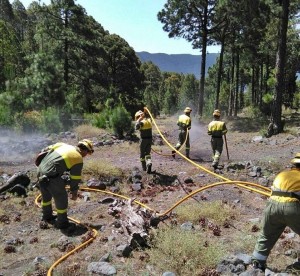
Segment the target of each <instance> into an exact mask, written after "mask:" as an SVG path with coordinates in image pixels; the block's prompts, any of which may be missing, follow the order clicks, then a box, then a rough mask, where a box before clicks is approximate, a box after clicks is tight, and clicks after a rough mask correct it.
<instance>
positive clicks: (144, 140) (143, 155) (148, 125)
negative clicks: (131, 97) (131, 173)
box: [134, 110, 152, 173]
mask: <svg viewBox="0 0 300 276" xmlns="http://www.w3.org/2000/svg"><path fill="white" fill-rule="evenodd" d="M134 117H135V121H136V123H135V129H136V130H139V131H140V138H141V140H140V161H141V164H142V168H143V170H144V171H147V173H151V168H152V161H151V146H152V122H151V118H150V117H149V116H147V114H145V112H143V111H141V110H139V111H137V112H136V113H135V116H134Z"/></svg>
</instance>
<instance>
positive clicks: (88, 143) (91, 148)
mask: <svg viewBox="0 0 300 276" xmlns="http://www.w3.org/2000/svg"><path fill="white" fill-rule="evenodd" d="M80 145H83V146H85V147H86V148H87V149H88V151H89V152H90V153H91V154H92V153H93V152H94V145H93V142H92V141H91V140H88V139H83V140H81V141H79V142H78V146H80Z"/></svg>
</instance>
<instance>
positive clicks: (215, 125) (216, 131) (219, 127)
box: [207, 120, 227, 138]
mask: <svg viewBox="0 0 300 276" xmlns="http://www.w3.org/2000/svg"><path fill="white" fill-rule="evenodd" d="M207 133H208V135H211V136H212V137H213V138H222V136H223V135H224V134H226V133H227V127H226V124H225V122H222V121H218V120H213V121H211V122H210V123H209V124H208V130H207Z"/></svg>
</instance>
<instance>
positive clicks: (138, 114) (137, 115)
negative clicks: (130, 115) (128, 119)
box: [134, 110, 144, 120]
mask: <svg viewBox="0 0 300 276" xmlns="http://www.w3.org/2000/svg"><path fill="white" fill-rule="evenodd" d="M143 114H144V112H143V111H142V110H139V111H137V112H136V113H135V115H134V118H135V120H137V119H138V117H140V116H141V115H143Z"/></svg>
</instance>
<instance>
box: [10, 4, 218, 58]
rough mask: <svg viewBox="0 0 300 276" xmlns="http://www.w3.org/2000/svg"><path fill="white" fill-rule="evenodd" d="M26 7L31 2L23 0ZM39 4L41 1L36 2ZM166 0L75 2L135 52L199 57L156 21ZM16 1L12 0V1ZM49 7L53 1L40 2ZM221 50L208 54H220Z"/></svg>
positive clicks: (188, 44)
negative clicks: (171, 36) (123, 40)
mask: <svg viewBox="0 0 300 276" xmlns="http://www.w3.org/2000/svg"><path fill="white" fill-rule="evenodd" d="M20 1H21V2H22V3H23V5H24V6H25V8H27V7H28V6H29V4H30V3H31V2H32V0H20ZM37 1H38V0H37ZM166 1H167V0H76V1H75V2H76V3H77V4H79V5H81V6H82V7H84V8H85V10H86V12H87V14H88V15H91V16H93V17H94V18H95V20H96V21H97V22H99V23H100V24H101V25H102V26H103V28H104V29H105V30H107V31H109V33H111V34H113V33H115V34H117V35H119V36H121V37H122V38H124V39H125V40H126V41H127V43H128V44H129V45H130V46H131V47H132V48H133V49H134V50H135V51H136V52H141V51H146V52H149V53H166V54H192V55H200V54H201V53H200V50H199V49H197V50H194V49H192V45H191V44H190V43H189V42H187V41H186V40H185V39H183V38H168V33H167V32H165V31H163V29H162V27H163V24H162V23H160V22H159V21H158V20H157V13H158V12H159V11H160V10H161V9H162V8H163V6H164V4H165V3H166ZM10 2H13V0H10ZM40 2H41V3H45V4H49V3H50V2H51V1H50V0H40ZM218 49H219V48H218V47H210V48H209V52H211V53H217V52H218Z"/></svg>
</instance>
